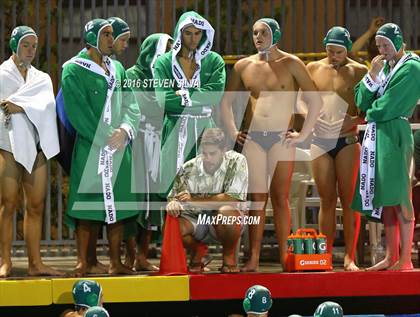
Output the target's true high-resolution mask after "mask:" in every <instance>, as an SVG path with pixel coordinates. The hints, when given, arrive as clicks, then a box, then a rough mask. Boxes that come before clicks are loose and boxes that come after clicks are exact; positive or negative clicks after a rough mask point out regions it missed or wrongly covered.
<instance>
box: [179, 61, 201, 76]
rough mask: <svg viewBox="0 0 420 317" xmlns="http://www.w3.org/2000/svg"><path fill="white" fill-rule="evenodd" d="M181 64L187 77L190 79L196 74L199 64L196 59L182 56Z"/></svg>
mask: <svg viewBox="0 0 420 317" xmlns="http://www.w3.org/2000/svg"><path fill="white" fill-rule="evenodd" d="M179 65H180V66H181V68H182V71H183V72H184V75H185V77H187V79H188V80H191V79H192V77H193V76H194V73H195V71H196V70H197V64H196V63H195V61H193V60H188V59H184V58H180V59H179Z"/></svg>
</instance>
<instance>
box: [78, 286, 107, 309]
mask: <svg viewBox="0 0 420 317" xmlns="http://www.w3.org/2000/svg"><path fill="white" fill-rule="evenodd" d="M72 293H73V299H74V304H75V305H77V306H82V307H92V306H98V305H99V301H100V299H101V294H102V287H101V285H99V283H98V282H95V281H92V280H80V281H77V282H76V283H74V286H73V291H72Z"/></svg>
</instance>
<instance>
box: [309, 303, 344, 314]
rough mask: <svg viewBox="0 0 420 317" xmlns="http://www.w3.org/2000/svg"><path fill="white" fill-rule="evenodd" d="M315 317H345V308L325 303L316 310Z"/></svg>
mask: <svg viewBox="0 0 420 317" xmlns="http://www.w3.org/2000/svg"><path fill="white" fill-rule="evenodd" d="M314 317H343V308H341V306H340V305H339V304H337V303H335V302H324V303H322V304H320V305H319V306H318V308H317V309H316V310H315V313H314Z"/></svg>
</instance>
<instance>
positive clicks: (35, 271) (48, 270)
mask: <svg viewBox="0 0 420 317" xmlns="http://www.w3.org/2000/svg"><path fill="white" fill-rule="evenodd" d="M28 275H29V276H64V273H63V272H60V271H57V270H56V269H54V268H52V267H50V266H48V265H45V264H42V263H41V264H39V265H36V266H35V265H31V266H29V268H28Z"/></svg>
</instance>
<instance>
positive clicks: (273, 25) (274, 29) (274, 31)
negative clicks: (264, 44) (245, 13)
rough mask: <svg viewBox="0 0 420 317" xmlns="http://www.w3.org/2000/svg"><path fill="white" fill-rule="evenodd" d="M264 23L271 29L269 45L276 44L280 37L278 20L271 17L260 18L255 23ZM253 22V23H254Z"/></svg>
mask: <svg viewBox="0 0 420 317" xmlns="http://www.w3.org/2000/svg"><path fill="white" fill-rule="evenodd" d="M258 22H261V23H264V24H265V25H266V26H267V27H268V28H269V29H270V31H271V45H274V44H276V43H277V42H278V41H279V40H280V38H281V30H280V25H279V24H278V22H277V21H276V20H274V19H272V18H262V19H259V20H258V21H257V22H255V23H258ZM255 23H254V25H255Z"/></svg>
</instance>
